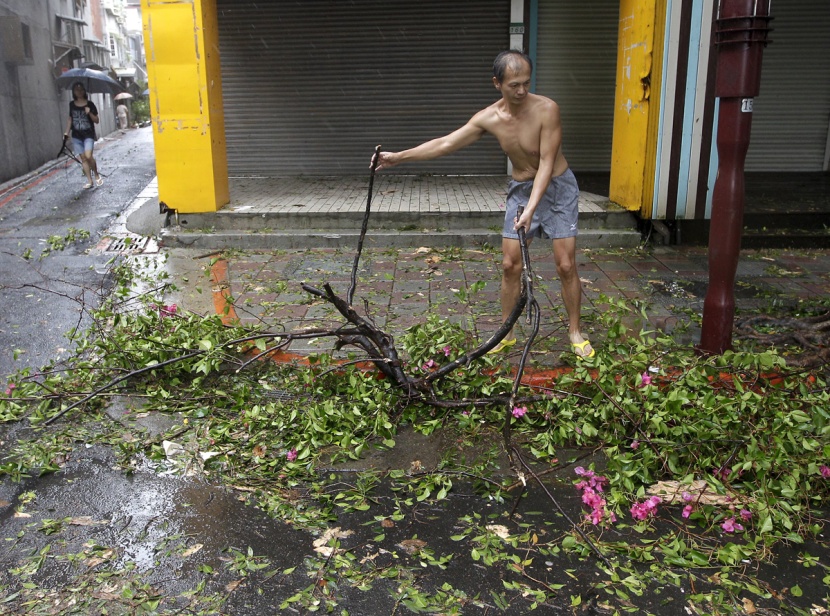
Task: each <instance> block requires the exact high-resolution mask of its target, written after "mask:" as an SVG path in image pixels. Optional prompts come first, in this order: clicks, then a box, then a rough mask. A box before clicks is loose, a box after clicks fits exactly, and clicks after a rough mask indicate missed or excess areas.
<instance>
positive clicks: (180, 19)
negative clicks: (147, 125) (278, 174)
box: [141, 0, 230, 214]
mask: <svg viewBox="0 0 830 616" xmlns="http://www.w3.org/2000/svg"><path fill="white" fill-rule="evenodd" d="M141 13H142V20H143V26H144V46H145V49H146V56H147V75H148V79H149V82H150V83H149V88H150V114H151V117H152V123H153V138H154V141H155V150H156V172H157V174H158V185H159V200H160V201H163V202H164V203H165V204H167V206H168V207H170V208H172V209H174V210H177V211H178V212H180V213H191V214H192V213H203V212H215V211H216V210H218V209H220V208H221V207H222V206H223V205H225V204H226V203H228V201H229V200H230V194H229V190H228V159H227V151H226V148H225V120H224V109H223V106H222V75H221V71H220V66H219V35H218V25H217V21H216V0H141Z"/></svg>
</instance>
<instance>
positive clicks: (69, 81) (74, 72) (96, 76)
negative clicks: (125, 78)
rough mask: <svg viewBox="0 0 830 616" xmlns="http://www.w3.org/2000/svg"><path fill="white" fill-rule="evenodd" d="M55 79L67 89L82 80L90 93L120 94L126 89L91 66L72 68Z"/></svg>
mask: <svg viewBox="0 0 830 616" xmlns="http://www.w3.org/2000/svg"><path fill="white" fill-rule="evenodd" d="M55 81H57V84H58V85H59V86H60V87H62V88H66V89H67V90H69V89H71V88H72V86H73V85H74V84H75V83H76V82H81V84H82V85H83V86H84V88H85V89H86V91H87V92H88V93H90V94H95V93H99V94H118V93H119V92H123V91H124V87H123V86H122V85H121V84H120V83H118V82H117V81H116V80H115V79H113V78H112V77H110V76H109V75H107V74H106V73H103V72H101V71H96V70H95V69H91V68H71V69H69V70H68V71H66V72H64V73H63V74H62V75H61V76H60V77H58V78H57V79H56V80H55Z"/></svg>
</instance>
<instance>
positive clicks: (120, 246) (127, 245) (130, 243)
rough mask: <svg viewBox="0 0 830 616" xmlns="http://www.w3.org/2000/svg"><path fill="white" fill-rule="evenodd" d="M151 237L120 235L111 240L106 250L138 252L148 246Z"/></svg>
mask: <svg viewBox="0 0 830 616" xmlns="http://www.w3.org/2000/svg"><path fill="white" fill-rule="evenodd" d="M149 240H150V238H149V237H118V238H115V239H114V240H112V242H110V245H109V246H107V249H106V252H121V253H129V254H138V253H140V252H144V249H145V248H147V242H148V241H149Z"/></svg>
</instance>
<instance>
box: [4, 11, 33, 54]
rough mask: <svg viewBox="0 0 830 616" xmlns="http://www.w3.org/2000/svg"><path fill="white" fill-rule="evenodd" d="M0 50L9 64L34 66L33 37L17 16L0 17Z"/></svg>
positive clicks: (26, 25)
mask: <svg viewBox="0 0 830 616" xmlns="http://www.w3.org/2000/svg"><path fill="white" fill-rule="evenodd" d="M0 50H2V53H3V61H4V62H6V63H7V64H34V63H35V59H34V56H33V55H32V35H31V33H30V31H29V26H28V24H24V23H23V22H21V21H20V17H18V16H17V15H4V16H0Z"/></svg>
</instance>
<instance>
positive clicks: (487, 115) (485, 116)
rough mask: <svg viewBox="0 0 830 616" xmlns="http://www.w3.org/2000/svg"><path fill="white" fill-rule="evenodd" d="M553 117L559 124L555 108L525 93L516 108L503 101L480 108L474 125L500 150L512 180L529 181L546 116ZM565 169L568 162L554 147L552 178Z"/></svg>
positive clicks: (536, 168) (541, 97) (537, 161)
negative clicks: (493, 141)
mask: <svg viewBox="0 0 830 616" xmlns="http://www.w3.org/2000/svg"><path fill="white" fill-rule="evenodd" d="M550 114H555V115H556V123H557V125H558V123H559V118H558V115H559V109H558V107H557V105H556V103H554V102H553V101H552V100H550V99H549V98H546V97H544V96H538V95H535V94H528V95H527V98H526V99H525V100H524V101H522V105H521V106H520V107H519V108H518V109H511V108H510V106H509V105H508V104H507V102H505V100H504V99H502V100H499V101H496V102H495V103H493V104H492V105H490V106H489V107H486V108H485V109H482V110H481V111H480V112H479V113H478V114H476V117H475V118H474V120H473V121H474V123H475V124H476V125H478V126H479V127H480V128H481V129H483V130H485V131H487V132H488V133H490V134H491V135H493V136H494V137H495V138H496V139H497V140H498V142H499V145H501V149H502V150H503V151H504V153H505V154H507V156H508V158H510V162H511V163H512V164H513V179H514V180H518V181H520V182H523V181H527V180H532V179H534V178H535V177H536V172H537V171H538V170H539V157H540V150H541V148H540V137H541V134H542V122H543V119H544V118H545V116H546V115H550ZM567 169H568V161H567V160H565V157H564V155H563V154H562V148H561V147H557V150H556V155H555V158H554V163H553V176H554V177H556V176H558V175H562V174H563V173H565V171H567Z"/></svg>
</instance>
